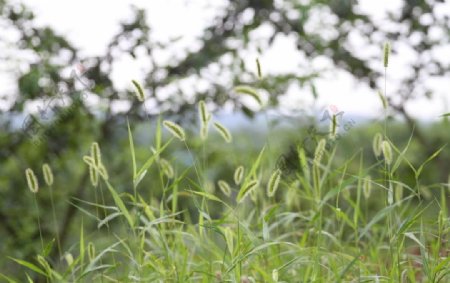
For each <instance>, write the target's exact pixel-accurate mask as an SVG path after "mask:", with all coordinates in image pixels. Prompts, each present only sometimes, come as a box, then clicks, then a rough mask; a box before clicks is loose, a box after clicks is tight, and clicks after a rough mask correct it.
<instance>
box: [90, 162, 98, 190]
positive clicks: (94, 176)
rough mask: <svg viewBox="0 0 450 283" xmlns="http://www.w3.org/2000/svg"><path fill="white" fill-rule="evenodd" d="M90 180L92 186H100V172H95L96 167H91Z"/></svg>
mask: <svg viewBox="0 0 450 283" xmlns="http://www.w3.org/2000/svg"><path fill="white" fill-rule="evenodd" d="M89 178H90V179H91V184H92V186H94V187H97V185H98V172H97V170H95V167H94V166H89Z"/></svg>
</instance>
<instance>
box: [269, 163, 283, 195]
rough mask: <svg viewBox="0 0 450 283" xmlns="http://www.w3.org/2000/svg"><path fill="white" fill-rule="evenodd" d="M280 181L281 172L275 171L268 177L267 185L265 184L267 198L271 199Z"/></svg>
mask: <svg viewBox="0 0 450 283" xmlns="http://www.w3.org/2000/svg"><path fill="white" fill-rule="evenodd" d="M280 180H281V170H280V169H277V170H275V171H274V172H273V173H272V176H270V179H269V183H268V184H267V196H268V197H273V196H274V195H275V193H276V192H277V189H278V186H279V184H280Z"/></svg>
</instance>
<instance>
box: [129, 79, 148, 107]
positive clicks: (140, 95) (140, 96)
mask: <svg viewBox="0 0 450 283" xmlns="http://www.w3.org/2000/svg"><path fill="white" fill-rule="evenodd" d="M131 82H132V83H133V85H134V87H135V88H136V97H137V99H138V100H139V101H140V102H143V101H144V100H145V95H144V91H143V90H142V87H141V85H140V84H139V83H138V82H137V81H135V80H132V81H131Z"/></svg>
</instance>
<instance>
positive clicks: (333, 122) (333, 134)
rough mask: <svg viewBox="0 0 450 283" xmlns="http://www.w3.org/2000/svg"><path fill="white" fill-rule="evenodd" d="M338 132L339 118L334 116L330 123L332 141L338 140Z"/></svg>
mask: <svg viewBox="0 0 450 283" xmlns="http://www.w3.org/2000/svg"><path fill="white" fill-rule="evenodd" d="M337 130H338V127H337V117H336V115H334V114H333V117H332V118H331V123H330V139H335V138H336V134H337Z"/></svg>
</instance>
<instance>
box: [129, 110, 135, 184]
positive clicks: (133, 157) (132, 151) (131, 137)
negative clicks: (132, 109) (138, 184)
mask: <svg viewBox="0 0 450 283" xmlns="http://www.w3.org/2000/svg"><path fill="white" fill-rule="evenodd" d="M127 126H128V141H129V143H130V151H131V160H132V162H133V179H136V155H135V152H134V142H133V135H132V134H131V129H130V122H129V121H128V119H127Z"/></svg>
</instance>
